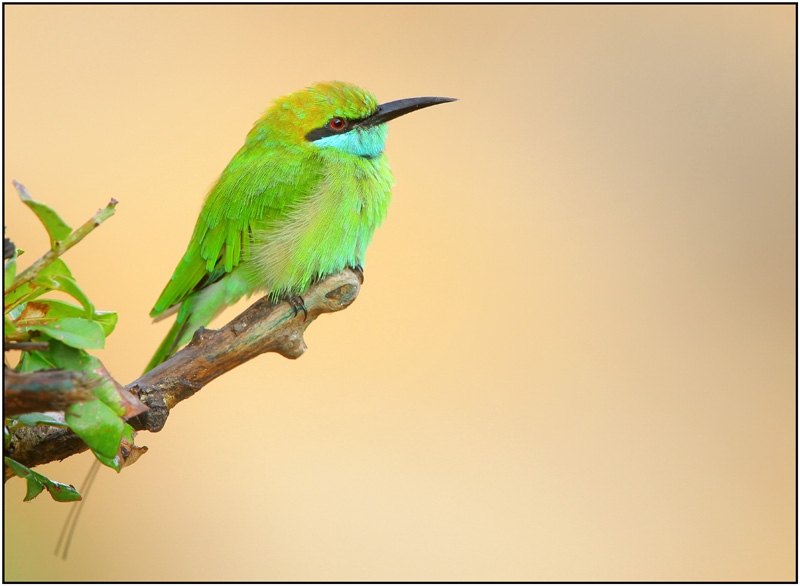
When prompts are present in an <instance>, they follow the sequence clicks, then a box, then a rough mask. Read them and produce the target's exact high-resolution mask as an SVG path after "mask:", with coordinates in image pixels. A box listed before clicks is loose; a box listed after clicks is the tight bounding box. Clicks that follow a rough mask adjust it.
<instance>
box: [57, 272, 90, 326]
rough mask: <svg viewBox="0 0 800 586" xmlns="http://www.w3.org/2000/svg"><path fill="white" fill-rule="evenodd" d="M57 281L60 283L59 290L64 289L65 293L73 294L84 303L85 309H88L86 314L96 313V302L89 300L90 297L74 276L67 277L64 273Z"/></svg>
mask: <svg viewBox="0 0 800 586" xmlns="http://www.w3.org/2000/svg"><path fill="white" fill-rule="evenodd" d="M54 280H55V282H56V283H58V287H57V288H58V290H59V291H63V292H64V293H66V294H68V295H71V296H72V297H74V298H75V299H77V300H78V302H79V303H80V304H81V305H83V307H84V309H85V310H86V316H87V317H89V316H91V315H92V314H93V313H94V304H93V303H92V302H91V301H89V298H88V297H87V296H86V293H84V292H83V289H81V288H80V287H78V283H77V282H76V281H75V279H73V278H72V277H67V276H65V275H62V276H60V277H56V278H55V279H54Z"/></svg>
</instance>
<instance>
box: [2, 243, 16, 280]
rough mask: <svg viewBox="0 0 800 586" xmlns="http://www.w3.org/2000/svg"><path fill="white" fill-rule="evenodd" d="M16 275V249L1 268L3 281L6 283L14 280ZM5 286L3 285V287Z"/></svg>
mask: <svg viewBox="0 0 800 586" xmlns="http://www.w3.org/2000/svg"><path fill="white" fill-rule="evenodd" d="M16 276H17V251H16V250H15V251H14V256H12V257H11V258H10V259H8V261H7V262H6V266H5V268H4V269H3V283H8V284H9V285H10V284H11V282H12V281H13V280H14V277H16ZM3 288H5V286H4V287H3Z"/></svg>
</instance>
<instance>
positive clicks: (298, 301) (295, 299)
mask: <svg viewBox="0 0 800 586" xmlns="http://www.w3.org/2000/svg"><path fill="white" fill-rule="evenodd" d="M287 301H288V302H289V305H291V306H292V309H294V315H295V317H297V314H299V313H300V310H301V309H302V310H303V321H306V319H308V311H306V302H305V301H304V300H303V298H302V297H300V295H292V296H290V297H289V298H288V299H287Z"/></svg>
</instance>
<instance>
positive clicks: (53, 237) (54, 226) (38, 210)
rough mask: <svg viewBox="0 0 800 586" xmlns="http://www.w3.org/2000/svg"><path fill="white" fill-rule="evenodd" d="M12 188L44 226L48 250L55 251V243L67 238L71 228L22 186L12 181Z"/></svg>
mask: <svg viewBox="0 0 800 586" xmlns="http://www.w3.org/2000/svg"><path fill="white" fill-rule="evenodd" d="M14 187H16V188H17V193H19V196H20V198H21V199H22V203H24V204H25V205H26V206H28V207H29V208H30V209H31V210H32V211H33V213H34V214H36V216H37V217H38V218H39V220H41V222H42V224H44V227H45V229H46V230H47V234H48V235H49V236H50V248H51V249H55V248H56V244H57V242H58V241H61V240H64V238H66V237H67V236H69V235H70V233H71V232H72V228H70V227H69V225H68V224H67V223H66V222H65V221H64V220H62V219H61V218H60V217H59V215H58V214H57V213H56V211H55V210H54V209H52V208H51V207H50V206H47V205H45V204H43V203H41V202H39V201H36V200H35V199H33V198H32V197H31V196H30V194H29V193H28V190H27V189H25V186H24V185H22V184H21V183H17V182H16V181H14Z"/></svg>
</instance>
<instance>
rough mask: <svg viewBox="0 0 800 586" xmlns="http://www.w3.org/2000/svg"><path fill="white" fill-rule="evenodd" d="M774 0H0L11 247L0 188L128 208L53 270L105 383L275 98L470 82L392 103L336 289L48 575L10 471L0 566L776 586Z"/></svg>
mask: <svg viewBox="0 0 800 586" xmlns="http://www.w3.org/2000/svg"><path fill="white" fill-rule="evenodd" d="M795 10H796V7H795V6H792V5H776V6H746V5H729V6H681V5H674V6H585V5H584V6H420V5H418V6H358V5H350V6H190V7H184V6H114V5H110V6H36V5H27V6H26V5H16V6H14V5H12V6H5V7H4V11H5V80H4V81H5V117H4V118H5V134H4V138H5V177H4V183H3V186H4V188H5V195H6V197H5V201H4V211H5V214H6V217H5V224H6V225H7V226H8V234H9V236H10V237H11V238H12V239H13V240H14V242H15V243H16V244H17V245H18V246H19V247H21V248H23V249H25V250H26V251H27V254H26V255H25V256H24V257H23V259H21V264H22V265H23V266H24V265H25V264H26V263H25V262H23V261H26V262H27V263H29V262H31V261H32V260H33V259H35V258H37V257H38V256H39V255H40V254H42V253H43V252H44V251H45V249H46V246H47V239H46V235H45V232H44V230H43V229H42V228H41V226H40V225H39V224H38V222H37V220H36V219H35V217H34V216H33V214H31V213H30V211H28V210H27V209H26V208H24V206H23V205H22V204H21V203H20V202H19V199H18V198H17V196H16V193H15V192H14V190H13V188H12V186H11V180H12V179H16V180H18V181H20V182H22V183H23V184H24V185H25V186H26V187H27V188H28V190H29V191H30V193H31V194H32V195H33V197H34V198H36V199H38V200H41V201H43V202H45V203H47V204H49V205H51V206H53V207H54V208H55V209H56V210H57V211H58V212H59V213H60V214H61V215H62V217H63V218H64V219H65V220H66V221H67V222H68V223H70V224H71V225H72V226H73V227H75V226H78V225H80V224H81V223H82V222H84V221H85V220H86V219H88V218H89V217H90V216H91V215H92V214H93V213H94V212H95V211H96V210H97V209H98V208H100V207H102V206H104V205H105V204H106V203H107V202H108V200H109V199H110V198H111V197H114V198H116V199H118V200H119V201H120V204H119V206H118V208H117V213H116V215H115V216H114V217H113V218H112V219H110V220H109V221H108V222H107V223H105V224H103V225H102V226H101V227H100V228H99V229H98V230H96V231H95V232H94V233H92V234H91V235H90V236H89V237H88V238H87V239H86V240H85V241H84V242H83V243H81V244H80V245H79V246H78V247H77V248H75V249H73V250H71V251H70V252H69V253H68V254H67V255H66V256H65V260H66V262H67V263H68V264H69V266H70V267H71V269H72V271H73V273H74V274H75V276H76V278H77V280H78V283H80V284H81V286H82V287H83V288H84V290H85V291H86V292H87V293H88V294H89V296H90V298H91V299H92V300H93V301H94V303H95V304H96V306H97V307H98V309H105V310H116V311H118V312H119V316H120V321H119V325H118V327H117V329H116V331H115V332H114V334H113V335H112V336H111V337H110V338H109V340H108V343H107V347H106V349H105V350H103V351H101V352H98V353H97V354H98V356H99V357H100V358H101V360H103V361H104V363H105V364H106V366H107V367H108V369H109V370H110V371H111V372H112V373H113V374H114V375H115V376H116V377H117V378H118V379H119V380H120V381H121V382H123V383H127V382H130V381H132V380H133V379H135V378H136V377H137V376H138V374H139V373H140V371H141V369H142V367H143V366H144V364H146V362H147V360H148V359H149V358H150V356H151V354H152V352H153V351H154V349H155V347H156V346H157V344H158V343H159V342H160V340H161V338H162V337H163V335H164V334H165V333H166V331H167V328H168V326H169V324H168V323H159V324H155V325H153V324H151V321H150V319H149V318H148V312H149V310H150V308H151V307H152V305H153V303H154V301H155V299H156V298H157V296H158V294H159V293H160V292H161V290H162V288H163V286H164V284H165V283H166V282H167V280H168V279H169V277H170V275H171V274H172V270H173V268H174V267H175V265H176V264H177V262H178V260H179V258H180V257H181V255H182V254H183V252H184V250H185V247H186V244H187V243H188V239H189V236H190V234H191V231H192V228H193V226H194V222H195V219H196V217H197V213H198V211H199V209H200V206H201V203H202V200H203V196H204V195H205V193H206V192H207V190H208V188H209V187H210V185H211V184H212V183H213V182H214V180H215V179H216V177H217V176H218V174H219V173H220V172H221V171H222V169H223V168H224V166H225V165H226V164H227V162H228V161H229V160H230V158H231V156H233V154H234V153H235V152H236V151H237V149H238V148H239V147H240V146H241V144H242V143H243V141H244V137H245V134H246V133H247V131H248V130H249V129H250V126H251V125H252V123H253V122H254V121H255V120H256V119H257V118H258V117H259V115H260V114H261V112H262V111H263V110H264V109H265V108H266V107H267V105H268V104H269V103H270V101H271V100H272V99H274V98H276V97H279V96H282V95H284V94H287V93H289V92H292V91H294V90H296V89H299V88H302V87H304V86H307V85H309V84H311V83H313V82H315V81H320V80H326V79H342V80H346V81H351V82H353V83H357V84H359V85H363V86H364V87H367V88H369V89H370V90H372V91H373V92H374V93H375V94H376V95H377V96H378V98H379V99H380V100H382V101H389V100H394V99H398V98H405V97H412V96H419V95H443V96H453V97H457V98H459V99H460V101H458V102H456V103H454V104H447V105H444V106H438V107H436V108H432V109H429V110H425V111H423V112H419V113H415V114H413V115H410V116H407V117H404V118H402V119H399V120H397V121H394V122H392V123H391V124H390V128H391V131H390V133H389V141H388V148H387V154H388V155H389V158H390V161H391V163H392V168H393V170H394V173H395V176H396V179H397V185H396V187H395V190H394V193H393V203H392V206H391V209H390V211H389V217H388V220H387V222H386V223H385V224H384V226H383V227H381V229H380V230H379V231H378V232H377V233H376V236H375V239H374V241H373V245H372V247H371V248H370V250H369V253H368V255H367V263H366V267H365V274H366V282H365V284H364V287H363V288H362V290H361V295H360V296H359V299H358V300H357V301H356V303H355V304H354V305H353V306H352V307H351V308H349V309H348V310H347V311H345V312H342V313H339V314H335V315H332V316H326V317H323V318H322V319H320V320H319V321H317V322H315V323H314V324H313V325H312V326H311V327H310V328H309V330H308V332H307V335H306V341H307V343H308V346H309V350H308V352H307V353H306V354H305V355H304V356H303V357H302V358H300V359H299V360H297V361H289V360H286V359H283V358H280V357H278V356H266V357H260V358H258V359H256V360H254V361H252V362H250V363H248V364H247V365H245V366H243V367H241V368H239V369H237V370H236V371H234V372H231V373H230V374H228V375H226V376H224V377H222V378H221V379H218V380H217V381H215V382H214V383H213V384H212V385H210V386H208V387H207V388H205V389H203V391H202V392H200V393H198V394H197V395H196V396H195V397H193V398H192V399H190V400H188V401H185V402H184V403H181V404H180V405H179V406H178V407H177V408H176V409H175V410H174V411H173V412H172V415H171V417H170V418H169V421H168V422H167V425H166V427H165V429H164V430H163V431H162V432H160V433H158V434H140V435H139V436H138V438H137V439H138V443H140V444H144V445H148V446H149V447H150V451H149V452H148V453H147V455H145V456H144V457H143V458H142V459H141V460H140V461H139V462H138V463H136V464H135V465H134V466H132V467H131V468H128V469H126V470H125V471H124V472H123V473H122V474H120V475H116V474H114V473H113V472H111V471H110V470H103V471H102V472H101V474H100V475H99V476H98V479H97V482H96V484H95V487H94V488H93V490H92V494H91V495H90V497H89V498H88V499H87V502H86V507H85V509H84V511H83V513H82V516H81V519H80V525H79V527H78V530H77V533H76V536H75V542H74V544H73V546H72V550H71V553H70V558H69V559H68V560H67V561H66V562H64V561H62V560H61V559H59V558H56V557H54V556H53V554H52V550H53V548H54V547H55V543H56V539H57V537H58V531H59V529H60V526H61V523H62V522H63V520H64V519H65V518H66V515H67V513H68V506H65V505H60V504H56V503H54V502H52V501H51V500H50V499H49V497H48V496H47V495H42V496H40V497H39V498H37V499H36V500H35V501H33V502H31V503H23V502H22V498H23V496H24V482H23V481H21V480H19V479H13V480H11V481H9V482H8V483H7V485H6V491H5V514H6V516H5V537H6V540H5V554H6V557H5V562H6V564H5V565H6V569H5V578H6V579H8V580H20V581H24V580H34V581H61V580H78V581H83V580H97V581H118V580H124V581H138V580H149V581H163V580H189V581H195V580H259V581H297V580H336V581H338V580H345V581H356V580H357V581H374V580H382V581H383V580H424V581H431V580H436V581H441V580H454V581H464V580H471V581H474V580H503V581H512V580H523V581H530V580H533V581H552V580H564V581H574V580H593V581H604V580H610V581H619V580H632V581H710V580H717V581H791V580H794V579H795V578H796V576H795V573H794V572H795V567H796V566H795V547H796V544H795V535H796V533H795V531H796V528H795V518H796V511H795V494H796V493H795V478H796V471H795V462H796V454H795V449H794V446H795V432H796V430H795V414H796V404H795V378H794V376H795V334H796V332H795V324H796V314H795V282H796V281H795V279H796V274H795V267H796V258H795V230H796V223H795V220H796V199H795V195H796V194H795V191H796V185H795V161H796V153H795V129H796V119H795V87H796V77H795V71H796V63H795V42H796V38H795V22H796V21H795ZM243 307H244V305H241V306H237V308H236V309H233V310H229V311H228V312H227V313H226V314H225V315H224V316H223V318H222V319H221V320H220V321H219V322H217V323H224V322H225V321H227V320H229V319H231V318H232V317H233V316H234V315H236V313H237V311H236V310H237V309H242V308H243ZM90 460H91V458H90V456H89V455H87V454H83V455H81V456H77V457H73V458H70V459H68V460H66V461H65V462H63V463H60V464H50V465H47V466H43V467H41V468H40V471H41V472H43V473H44V474H47V475H50V476H51V477H53V478H54V479H56V480H59V481H62V482H67V483H72V484H75V485H80V484H81V483H82V481H83V477H84V474H85V472H86V470H87V469H88V467H89V464H90Z"/></svg>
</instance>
